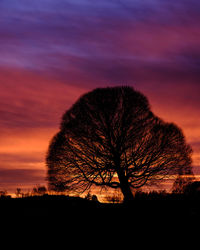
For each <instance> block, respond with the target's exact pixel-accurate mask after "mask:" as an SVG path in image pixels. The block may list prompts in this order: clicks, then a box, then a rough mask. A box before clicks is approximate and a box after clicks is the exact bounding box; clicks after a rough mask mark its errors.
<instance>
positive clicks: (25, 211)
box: [0, 193, 200, 223]
mask: <svg viewBox="0 0 200 250" xmlns="http://www.w3.org/2000/svg"><path fill="white" fill-rule="evenodd" d="M0 212H1V215H2V219H17V220H24V219H25V220H26V218H27V219H34V218H35V219H38V218H40V219H42V218H45V219H49V220H69V219H70V220H72V219H74V220H76V221H78V220H85V221H96V222H97V221H99V222H101V220H102V219H103V220H106V221H110V222H111V221H119V222H120V221H127V222H128V221H130V222H131V221H135V222H136V221H149V222H153V221H154V222H155V221H157V222H163V223H165V222H167V221H169V220H171V221H174V220H177V221H182V220H185V221H197V220H199V219H200V195H199V194H198V195H180V194H156V193H155V194H154V193H153V194H145V193H144V194H140V195H138V196H136V197H135V199H134V201H133V202H131V203H129V204H124V203H121V204H117V203H115V204H112V203H100V202H98V201H91V200H86V199H83V198H79V197H69V196H61V195H43V196H33V197H27V198H1V199H0Z"/></svg>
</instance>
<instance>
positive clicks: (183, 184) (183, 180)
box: [172, 175, 194, 194]
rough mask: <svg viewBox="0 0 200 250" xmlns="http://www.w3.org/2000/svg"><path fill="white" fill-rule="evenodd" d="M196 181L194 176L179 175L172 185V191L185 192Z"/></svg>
mask: <svg viewBox="0 0 200 250" xmlns="http://www.w3.org/2000/svg"><path fill="white" fill-rule="evenodd" d="M193 182H194V177H193V176H184V175H178V176H177V178H176V179H175V181H174V183H173V186H172V193H175V194H183V193H185V191H186V189H187V188H188V187H189V186H190V185H191V183H193Z"/></svg>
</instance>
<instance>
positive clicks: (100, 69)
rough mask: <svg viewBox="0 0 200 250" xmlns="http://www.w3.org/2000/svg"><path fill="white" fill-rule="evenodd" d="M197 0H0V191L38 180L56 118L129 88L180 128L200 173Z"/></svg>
mask: <svg viewBox="0 0 200 250" xmlns="http://www.w3.org/2000/svg"><path fill="white" fill-rule="evenodd" d="M199 27H200V1H199V0H142V1H141V0H34V1H33V0H1V1H0V44H1V46H0V190H3V189H6V190H8V192H14V191H15V190H16V188H18V187H20V188H23V189H25V190H28V189H32V187H33V186H35V185H37V184H40V185H44V184H46V182H45V177H46V166H45V154H46V151H47V148H48V144H49V140H50V139H51V138H52V137H53V135H54V134H55V133H56V132H57V131H58V129H59V123H60V119H61V116H62V114H63V113H64V112H65V111H66V110H67V109H68V108H69V107H70V106H71V105H72V104H73V103H74V102H75V101H76V100H77V98H78V97H79V96H80V95H81V94H83V93H85V92H87V91H90V90H92V89H94V88H96V87H106V86H115V85H130V86H133V87H134V88H135V89H136V90H139V91H141V92H142V93H144V94H145V95H146V96H147V97H148V99H149V102H150V104H151V107H152V110H153V112H154V113H155V114H156V115H158V116H160V117H161V118H163V119H164V120H165V121H169V122H175V123H176V124H177V125H178V126H179V127H181V128H182V129H183V132H184V134H185V136H186V139H187V142H188V143H190V144H191V146H192V148H193V150H194V153H193V166H194V168H193V170H194V173H195V174H196V176H197V178H199V175H200V28H199Z"/></svg>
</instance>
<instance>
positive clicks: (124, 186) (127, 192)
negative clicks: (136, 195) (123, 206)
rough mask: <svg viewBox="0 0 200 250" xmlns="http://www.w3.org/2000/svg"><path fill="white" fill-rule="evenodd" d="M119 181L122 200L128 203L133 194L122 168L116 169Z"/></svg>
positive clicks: (131, 199)
mask: <svg viewBox="0 0 200 250" xmlns="http://www.w3.org/2000/svg"><path fill="white" fill-rule="evenodd" d="M117 174H118V178H119V182H120V188H121V191H122V194H123V196H124V202H126V203H128V202H131V201H133V194H132V192H131V188H130V186H129V183H128V179H127V177H126V176H125V174H124V172H123V170H121V169H119V170H118V171H117Z"/></svg>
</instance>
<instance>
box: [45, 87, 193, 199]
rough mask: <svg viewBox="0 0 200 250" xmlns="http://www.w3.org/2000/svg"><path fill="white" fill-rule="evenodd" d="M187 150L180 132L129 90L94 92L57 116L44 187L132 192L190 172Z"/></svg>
mask: <svg viewBox="0 0 200 250" xmlns="http://www.w3.org/2000/svg"><path fill="white" fill-rule="evenodd" d="M191 153H192V150H191V148H190V146H189V145H187V144H186V142H185V138H184V135H183V133H182V131H181V130H180V129H179V128H178V127H177V126H176V125H175V124H173V123H166V122H164V121H162V120H161V119H160V118H158V117H156V116H155V115H154V114H153V113H152V112H151V110H150V106H149V102H148V100H147V98H146V97H145V96H144V95H143V94H141V93H140V92H138V91H135V90H134V89H133V88H131V87H113V88H98V89H95V90H93V91H91V92H89V93H87V94H85V95H83V96H82V97H80V99H79V100H78V101H77V102H76V103H75V104H74V105H73V106H72V107H71V108H70V109H69V110H68V111H66V113H65V114H64V115H63V118H62V121H61V126H60V131H59V132H58V133H57V134H56V135H55V136H54V138H53V139H52V141H51V142H50V146H49V150H48V153H47V166H48V177H47V178H48V182H49V187H50V189H54V190H65V189H68V190H77V191H84V190H87V189H90V188H91V186H93V185H96V186H105V187H111V188H120V189H121V191H122V193H123V196H124V200H125V201H130V200H132V199H133V194H132V188H140V187H142V186H144V185H147V184H152V183H155V182H158V181H159V180H162V179H166V178H169V177H172V176H174V175H176V174H192V169H191Z"/></svg>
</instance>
